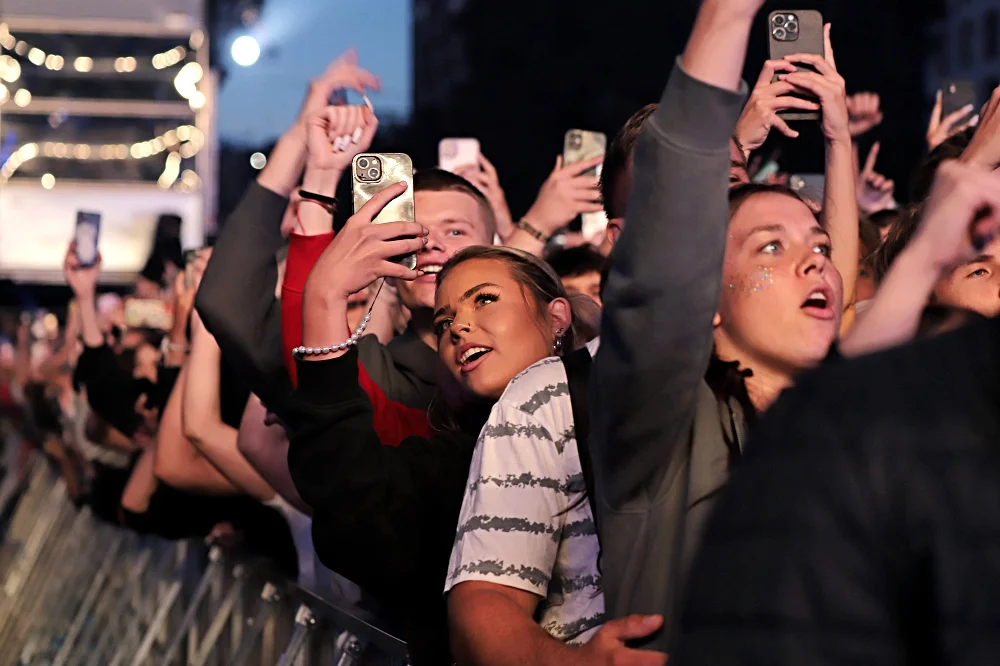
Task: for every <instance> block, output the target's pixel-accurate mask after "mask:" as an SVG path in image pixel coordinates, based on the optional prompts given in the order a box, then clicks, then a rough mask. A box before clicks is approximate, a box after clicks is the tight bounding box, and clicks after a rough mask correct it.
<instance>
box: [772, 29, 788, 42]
mask: <svg viewBox="0 0 1000 666" xmlns="http://www.w3.org/2000/svg"><path fill="white" fill-rule="evenodd" d="M786 37H788V33H787V32H785V29H784V28H775V29H774V38H775V39H777V40H778V41H779V42H780V41H783V40H784V39H785V38H786Z"/></svg>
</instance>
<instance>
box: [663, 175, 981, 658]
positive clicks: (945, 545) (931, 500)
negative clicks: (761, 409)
mask: <svg viewBox="0 0 1000 666" xmlns="http://www.w3.org/2000/svg"><path fill="white" fill-rule="evenodd" d="M998 232H1000V177H998V176H997V175H995V174H994V173H993V172H991V171H986V170H978V169H977V168H975V167H970V166H964V165H960V164H958V163H945V164H943V165H942V166H941V167H940V168H939V171H938V177H937V179H936V182H935V184H934V186H933V189H932V191H931V195H930V198H929V200H928V202H927V204H926V205H925V212H924V220H923V223H922V224H921V227H920V232H919V234H918V237H916V238H914V241H913V247H912V248H911V250H910V251H909V253H908V255H907V258H905V259H904V257H903V256H901V257H900V259H899V261H901V262H902V261H911V260H915V261H918V262H924V265H926V266H927V267H928V270H926V271H925V273H926V275H924V276H923V278H922V281H923V283H924V284H923V285H916V284H914V285H913V288H914V289H921V288H926V289H925V293H927V292H929V291H930V287H931V286H932V285H933V284H934V283H935V282H936V281H937V279H938V277H939V275H940V274H941V272H942V271H944V270H946V269H947V268H948V267H949V266H952V265H955V264H957V263H960V262H962V261H965V260H968V259H970V258H972V257H974V256H976V254H977V252H978V248H981V247H983V246H984V245H986V244H987V243H988V241H989V239H990V238H993V237H996V236H997V234H998ZM998 445H1000V318H993V319H991V320H985V321H983V320H980V321H979V322H977V323H973V324H970V325H968V326H966V327H964V328H961V329H959V330H957V331H954V332H951V333H945V334H942V335H939V336H936V337H930V338H926V339H923V340H920V341H918V342H915V343H911V344H909V345H905V346H902V347H896V348H893V349H889V350H888V351H883V352H880V353H876V354H872V355H868V356H862V357H859V358H857V359H854V360H840V359H836V358H834V359H831V360H829V361H828V362H827V363H826V365H825V366H824V367H822V368H820V369H819V370H816V371H814V372H812V373H810V374H809V375H807V376H805V377H803V378H801V379H800V380H799V381H798V382H797V383H796V387H795V388H794V389H791V390H789V391H787V392H786V393H785V394H784V395H783V396H782V397H781V398H780V399H779V400H778V401H777V402H776V403H775V404H774V405H773V406H772V407H771V409H770V410H768V412H767V413H766V415H764V416H763V418H762V419H761V420H760V421H759V422H758V423H757V426H756V429H755V431H754V433H753V436H752V437H751V440H750V442H749V443H748V444H747V448H746V451H747V453H746V456H745V457H744V460H743V463H742V464H741V466H740V468H739V470H738V471H737V472H736V474H735V475H734V476H733V478H732V480H731V481H730V485H729V487H728V488H727V489H726V491H725V492H724V493H723V496H722V498H721V499H720V501H719V503H718V505H717V510H716V512H715V514H714V515H713V517H712V519H711V521H710V522H709V526H708V529H707V532H706V535H705V538H704V541H703V546H702V549H701V552H700V554H699V555H698V557H697V558H696V560H695V563H694V566H693V570H692V573H691V577H690V579H689V582H690V587H689V589H688V594H687V599H686V604H685V607H684V610H683V613H682V618H681V631H680V637H679V641H678V644H677V648H676V650H675V651H674V653H673V654H672V655H671V663H677V664H681V665H682V666H691V665H699V664H706V665H708V664H711V665H712V666H727V665H729V664H770V665H772V666H784V665H786V664H788V665H792V664H796V665H798V664H811V665H822V664H831V665H832V664H897V665H908V664H937V665H940V664H962V665H963V666H976V665H978V664H984V665H985V664H995V663H996V661H997V654H998V652H1000V613H998V612H997V610H996V609H997V605H996V599H997V597H998V595H1000V540H998V539H997V535H998V534H1000V448H998Z"/></svg>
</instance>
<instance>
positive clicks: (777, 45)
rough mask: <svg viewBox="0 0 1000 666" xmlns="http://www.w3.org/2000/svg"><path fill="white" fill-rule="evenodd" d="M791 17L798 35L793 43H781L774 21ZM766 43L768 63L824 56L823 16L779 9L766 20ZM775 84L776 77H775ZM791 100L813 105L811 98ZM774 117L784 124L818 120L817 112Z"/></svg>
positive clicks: (809, 11)
mask: <svg viewBox="0 0 1000 666" xmlns="http://www.w3.org/2000/svg"><path fill="white" fill-rule="evenodd" d="M789 14H791V15H794V16H796V17H797V18H798V23H799V32H798V37H797V38H796V39H794V40H787V39H786V40H781V39H777V38H776V37H775V27H776V26H775V24H774V17H775V16H778V15H783V16H788V15H789ZM767 43H768V48H769V51H770V54H771V60H781V59H782V58H784V57H785V56H789V55H794V54H796V53H815V54H817V55H825V54H826V48H825V47H824V39H823V15H822V14H820V13H819V12H818V11H815V10H813V9H780V10H776V11H773V12H771V13H770V14H769V15H768V17H767ZM796 67H797V68H798V69H799V70H809V71H813V72H814V71H816V68H815V67H812V66H810V65H798V64H797V65H796ZM775 80H777V76H775ZM792 95H793V96H795V97H799V98H801V99H808V100H811V101H814V102H815V101H817V100H816V98H815V97H813V96H811V95H801V94H797V93H792ZM778 115H779V116H781V117H782V118H784V119H785V120H819V119H820V116H821V113H820V112H819V111H795V110H793V111H779V112H778Z"/></svg>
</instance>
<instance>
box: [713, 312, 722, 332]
mask: <svg viewBox="0 0 1000 666" xmlns="http://www.w3.org/2000/svg"><path fill="white" fill-rule="evenodd" d="M719 326H722V315H721V314H719V313H718V312H716V313H715V316H714V317H712V328H718V327H719Z"/></svg>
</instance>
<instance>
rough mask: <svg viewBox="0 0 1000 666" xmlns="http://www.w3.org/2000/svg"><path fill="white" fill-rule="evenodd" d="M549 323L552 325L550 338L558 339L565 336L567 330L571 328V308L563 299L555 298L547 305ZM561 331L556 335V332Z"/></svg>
mask: <svg viewBox="0 0 1000 666" xmlns="http://www.w3.org/2000/svg"><path fill="white" fill-rule="evenodd" d="M548 310H549V321H550V322H551V325H552V336H553V337H559V336H562V335H566V333H567V332H568V331H569V329H570V328H571V327H572V326H573V308H572V307H571V306H570V304H569V301H568V300H566V299H565V298H556V299H553V300H552V302H551V303H549V307H548ZM559 330H562V333H560V334H559V335H556V332H557V331H559Z"/></svg>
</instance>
